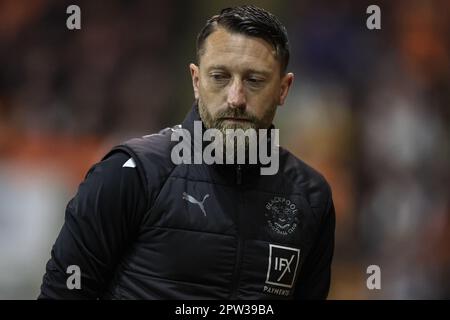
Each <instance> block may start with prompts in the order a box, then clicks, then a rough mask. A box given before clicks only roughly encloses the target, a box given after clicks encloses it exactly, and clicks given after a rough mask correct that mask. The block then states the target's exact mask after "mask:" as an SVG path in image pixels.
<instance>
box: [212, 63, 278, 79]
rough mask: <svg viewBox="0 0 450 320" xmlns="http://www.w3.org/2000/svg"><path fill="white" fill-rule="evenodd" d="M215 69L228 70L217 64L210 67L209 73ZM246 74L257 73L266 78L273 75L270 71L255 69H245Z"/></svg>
mask: <svg viewBox="0 0 450 320" xmlns="http://www.w3.org/2000/svg"><path fill="white" fill-rule="evenodd" d="M214 69H222V70H228V68H227V67H226V66H224V65H221V64H215V65H212V66H210V67H208V69H207V72H210V71H211V70H214ZM244 73H245V74H249V73H255V74H260V75H263V76H266V77H268V76H270V75H271V72H269V71H268V70H258V69H253V68H249V69H245V70H244Z"/></svg>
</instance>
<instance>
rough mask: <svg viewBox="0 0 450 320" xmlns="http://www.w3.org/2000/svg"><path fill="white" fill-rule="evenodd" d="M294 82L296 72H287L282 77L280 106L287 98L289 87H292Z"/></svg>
mask: <svg viewBox="0 0 450 320" xmlns="http://www.w3.org/2000/svg"><path fill="white" fill-rule="evenodd" d="M293 82H294V74H293V73H292V72H289V73H286V74H285V75H284V76H283V78H282V79H281V87H280V99H279V101H278V104H279V105H280V106H281V105H283V104H284V101H285V100H286V97H287V95H288V92H289V88H290V87H291V85H292V83H293Z"/></svg>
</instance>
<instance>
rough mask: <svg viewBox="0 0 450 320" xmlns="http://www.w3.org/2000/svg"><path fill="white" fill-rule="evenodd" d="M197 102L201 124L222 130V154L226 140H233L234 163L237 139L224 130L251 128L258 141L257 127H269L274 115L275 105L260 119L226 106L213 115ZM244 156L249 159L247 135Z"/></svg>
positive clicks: (208, 127)
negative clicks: (233, 119)
mask: <svg viewBox="0 0 450 320" xmlns="http://www.w3.org/2000/svg"><path fill="white" fill-rule="evenodd" d="M197 104H198V110H199V114H200V118H201V119H202V121H203V124H204V125H205V127H206V129H213V128H214V129H218V130H220V132H222V135H223V138H224V139H223V146H222V147H223V154H224V155H225V151H226V142H227V140H234V163H236V162H237V161H236V160H237V152H238V144H237V140H236V138H235V137H234V139H233V137H231V136H230V135H228V134H227V132H226V130H227V129H232V130H233V131H234V130H237V129H242V130H243V131H246V130H248V129H253V130H255V131H256V139H257V141H256V142H258V133H259V129H268V128H269V127H270V124H271V119H273V117H274V115H275V110H276V107H275V108H273V109H272V110H269V111H268V112H266V114H264V116H263V117H262V119H258V118H257V117H255V116H254V115H252V114H249V113H248V112H246V111H245V110H242V109H239V108H234V109H231V108H227V109H224V110H220V111H219V112H217V114H216V115H215V116H214V117H213V116H212V115H211V113H210V112H209V111H208V109H207V108H206V106H204V105H203V104H202V103H201V101H200V100H198V101H197ZM223 118H243V119H248V120H249V122H245V123H232V122H228V121H225V120H223ZM244 148H245V157H246V159H247V160H248V159H249V149H250V147H249V139H248V138H247V137H245V145H244Z"/></svg>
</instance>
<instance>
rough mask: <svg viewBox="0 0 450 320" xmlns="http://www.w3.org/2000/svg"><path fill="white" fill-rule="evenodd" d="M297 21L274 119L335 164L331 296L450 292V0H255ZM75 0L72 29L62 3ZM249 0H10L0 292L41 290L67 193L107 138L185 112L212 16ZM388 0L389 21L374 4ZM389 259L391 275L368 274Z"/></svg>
mask: <svg viewBox="0 0 450 320" xmlns="http://www.w3.org/2000/svg"><path fill="white" fill-rule="evenodd" d="M249 3H252V4H255V5H257V6H260V7H263V8H265V9H267V10H269V11H271V12H273V13H274V14H275V15H277V16H278V17H279V18H280V20H281V21H282V22H283V23H284V24H285V26H286V27H287V29H288V33H289V38H290V43H291V62H290V66H289V69H290V70H291V71H292V72H294V74H295V81H294V85H293V88H292V89H291V92H290V94H289V97H288V101H287V103H286V105H284V106H282V107H280V109H279V111H278V113H277V117H276V119H275V124H276V126H277V127H278V128H280V135H281V143H282V145H283V146H285V147H287V148H288V149H289V150H291V151H292V152H293V153H294V154H296V155H297V156H298V157H300V158H301V159H303V160H304V161H305V162H307V163H309V164H310V165H312V166H313V167H315V168H316V169H318V170H319V171H320V172H322V173H323V174H324V176H325V177H326V178H327V179H328V181H329V182H330V184H331V187H332V190H333V196H334V201H335V206H336V212H337V229H336V241H337V242H336V251H335V259H334V263H333V278H332V287H331V292H330V297H329V298H331V299H450V280H449V279H450V203H449V185H450V181H449V172H450V171H449V165H450V161H449V160H450V157H449V154H450V143H449V141H450V139H449V138H450V126H449V122H450V112H449V111H450V2H449V1H445V0H442V1H441V0H433V1H422V0H416V1H414V0H413V1H373V2H364V1H357V0H353V1H339V2H332V1H317V0H315V1H282V2H281V1H278V2H276V1H250V2H249ZM71 4H76V5H78V6H79V7H80V8H81V30H68V29H67V27H66V19H67V18H68V16H69V14H67V13H66V8H67V7H68V6H69V5H71ZM237 4H244V3H243V2H240V1H214V2H212V1H193V2H188V1H174V0H169V1H162V0H161V1H143V0H142V1H117V0H116V1H108V2H106V1H101V2H100V1H95V2H94V1H87V0H85V1H56V0H55V1H53V0H33V1H26V0H1V1H0V299H34V298H35V297H36V296H37V295H38V292H39V285H40V283H41V280H42V275H43V274H44V271H45V263H46V261H47V260H48V259H49V255H50V249H51V246H52V244H53V242H54V240H55V239H56V236H57V234H58V232H59V230H60V228H61V225H62V223H63V218H64V210H65V206H66V204H67V202H68V201H69V200H70V198H71V197H73V196H74V195H75V193H76V190H77V186H78V184H79V183H80V182H81V181H82V179H83V177H84V175H85V174H86V172H87V170H88V169H89V167H90V166H91V165H93V164H94V163H95V162H97V161H99V160H100V159H101V157H102V156H103V155H104V154H105V153H106V152H107V151H108V150H109V148H110V147H112V146H113V145H115V144H117V143H119V142H121V141H123V140H126V139H128V138H130V137H133V136H140V135H144V134H149V133H154V132H156V131H158V130H160V129H162V128H164V127H166V126H170V125H174V124H177V123H180V122H181V120H182V119H183V117H184V115H185V113H186V112H187V111H188V110H189V109H190V107H191V104H192V102H193V93H192V89H191V80H190V75H189V71H188V64H189V63H190V62H194V61H195V37H196V34H197V32H198V31H199V30H200V28H201V27H202V26H203V24H204V23H205V21H206V19H207V18H208V17H210V16H211V15H213V14H216V13H217V12H218V11H219V10H220V9H221V8H223V7H228V6H232V5H237ZM370 4H377V5H379V6H380V8H381V25H382V29H381V30H369V29H367V27H366V19H367V18H368V16H369V15H368V14H367V13H366V8H367V6H368V5H370ZM373 264H375V265H379V266H380V268H381V274H382V278H381V279H382V280H381V283H382V288H381V290H369V289H368V288H367V287H366V279H367V277H368V275H367V274H366V268H367V267H368V266H369V265H373Z"/></svg>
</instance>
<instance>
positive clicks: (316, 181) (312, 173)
mask: <svg viewBox="0 0 450 320" xmlns="http://www.w3.org/2000/svg"><path fill="white" fill-rule="evenodd" d="M280 160H281V163H280V164H281V165H280V168H281V169H282V172H281V173H282V175H283V176H284V178H286V179H288V180H289V181H290V183H292V186H293V188H294V189H296V190H298V191H299V192H300V193H303V194H305V195H306V196H307V197H308V200H309V202H310V204H311V205H313V206H314V205H317V206H322V205H323V204H324V203H326V202H328V200H329V199H330V198H331V187H330V185H329V183H328V181H327V180H326V178H325V177H324V176H323V174H322V173H320V172H319V171H318V170H316V169H315V168H313V167H312V166H310V165H309V164H307V163H306V162H304V161H303V160H301V159H300V158H298V157H297V156H295V155H294V154H293V153H291V152H290V151H289V150H287V149H286V148H281V147H280Z"/></svg>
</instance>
